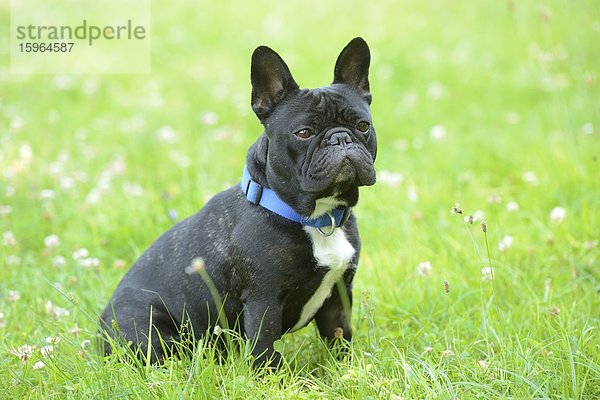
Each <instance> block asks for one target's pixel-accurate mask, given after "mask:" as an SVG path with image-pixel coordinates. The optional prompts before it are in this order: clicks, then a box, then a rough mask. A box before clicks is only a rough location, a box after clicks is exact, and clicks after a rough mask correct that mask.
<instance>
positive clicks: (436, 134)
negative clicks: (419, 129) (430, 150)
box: [429, 125, 446, 142]
mask: <svg viewBox="0 0 600 400" xmlns="http://www.w3.org/2000/svg"><path fill="white" fill-rule="evenodd" d="M429 137H430V138H431V139H432V140H434V141H436V142H441V141H442V140H444V138H445V137H446V128H444V127H443V126H442V125H434V126H432V127H431V128H430V129H429Z"/></svg>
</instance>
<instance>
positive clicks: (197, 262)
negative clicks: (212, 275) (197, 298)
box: [185, 257, 206, 275]
mask: <svg viewBox="0 0 600 400" xmlns="http://www.w3.org/2000/svg"><path fill="white" fill-rule="evenodd" d="M204 268H206V264H204V259H203V258H202V257H196V258H194V259H193V260H192V262H191V264H190V265H189V266H187V267H186V268H185V273H186V274H188V275H191V274H196V273H199V272H201V271H202V270H203V269H204Z"/></svg>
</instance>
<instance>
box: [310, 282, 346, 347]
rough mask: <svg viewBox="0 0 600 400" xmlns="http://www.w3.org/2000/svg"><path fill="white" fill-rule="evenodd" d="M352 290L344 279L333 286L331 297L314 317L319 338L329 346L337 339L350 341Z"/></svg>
mask: <svg viewBox="0 0 600 400" xmlns="http://www.w3.org/2000/svg"><path fill="white" fill-rule="evenodd" d="M351 318H352V289H350V287H349V283H348V282H345V281H344V279H340V281H339V282H338V283H337V284H336V285H334V286H333V288H332V289H331V296H330V297H329V298H328V299H327V300H326V301H325V303H323V306H321V308H320V309H319V311H317V314H316V315H315V322H316V324H317V328H318V329H319V333H320V334H321V337H322V338H323V339H324V340H325V341H326V342H327V343H329V344H331V343H333V342H334V341H336V340H339V339H345V340H347V341H350V340H351V339H352V328H351Z"/></svg>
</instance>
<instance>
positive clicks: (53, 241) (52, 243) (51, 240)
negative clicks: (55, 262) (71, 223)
mask: <svg viewBox="0 0 600 400" xmlns="http://www.w3.org/2000/svg"><path fill="white" fill-rule="evenodd" d="M44 245H45V246H46V247H47V248H49V249H54V248H56V247H58V246H59V245H60V239H59V237H58V236H57V235H54V234H53V235H49V236H46V237H45V238H44Z"/></svg>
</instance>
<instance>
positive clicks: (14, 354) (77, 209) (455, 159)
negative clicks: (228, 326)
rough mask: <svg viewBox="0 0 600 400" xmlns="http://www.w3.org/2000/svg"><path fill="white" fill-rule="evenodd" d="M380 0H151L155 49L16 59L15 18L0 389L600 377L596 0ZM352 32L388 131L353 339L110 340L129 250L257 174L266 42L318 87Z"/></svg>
mask: <svg viewBox="0 0 600 400" xmlns="http://www.w3.org/2000/svg"><path fill="white" fill-rule="evenodd" d="M8 3H9V2H3V3H1V4H0V25H1V26H3V27H5V26H9V23H10V13H9V8H8ZM366 4H367V2H358V1H354V2H344V3H342V2H339V3H335V2H323V1H320V2H317V1H303V2H297V3H295V2H294V3H292V2H289V3H286V2H279V3H277V4H276V5H273V4H269V3H268V2H264V1H255V2H239V3H237V4H235V5H227V4H226V2H218V3H215V2H187V3H184V2H180V1H177V2H171V3H168V5H167V3H159V2H154V4H153V8H152V73H151V74H149V75H118V74H114V75H56V76H54V75H41V74H38V75H35V74H34V75H11V74H10V73H9V45H10V42H9V40H8V32H7V30H6V29H2V30H1V31H0V35H1V36H0V398H15V399H21V398H40V399H42V398H43V399H50V398H52V399H54V398H56V399H62V398H85V399H88V398H106V399H114V398H140V399H147V398H185V399H188V398H189V399H196V398H228V399H229V398H266V399H273V398H281V399H289V398H330V399H339V398H355V399H365V398H373V399H379V398H381V399H415V398H442V399H444V398H448V399H450V398H457V399H468V398H484V399H488V398H553V399H554V398H556V399H558V398H561V399H562V398H565V399H568V398H572V399H593V398H600V334H599V332H598V328H599V321H600V294H599V292H600V247H599V246H598V241H599V240H600V190H599V188H600V167H599V160H598V157H599V155H600V154H599V153H600V3H598V2H597V1H594V0H581V1H561V0H548V1H544V2H533V1H532V2H513V1H487V2H484V1H453V2H449V1H448V2H445V1H417V0H408V1H401V2H400V1H392V0H389V1H388V0H384V1H377V2H371V4H372V5H369V6H367V5H366ZM355 36H363V37H364V38H365V39H366V40H367V41H368V43H369V45H370V46H371V50H372V54H373V60H372V65H371V90H372V93H373V99H374V100H373V106H372V112H373V118H374V125H375V127H376V128H377V135H378V141H379V152H378V159H377V163H376V166H377V170H378V183H377V185H375V186H374V187H369V188H365V189H363V190H362V191H361V201H360V202H359V205H358V207H357V208H356V209H355V212H356V215H357V217H358V220H359V225H360V227H361V236H362V239H363V251H362V258H361V263H360V265H359V270H358V273H357V276H356V278H355V302H354V313H353V325H354V329H355V339H354V341H353V342H352V345H351V354H352V357H351V358H350V359H346V360H343V361H338V360H337V359H336V357H335V354H331V353H330V352H329V351H328V349H327V348H326V347H325V346H324V345H323V344H322V343H321V342H320V340H319V339H318V335H317V332H316V329H315V328H314V327H313V326H312V325H311V326H309V327H307V328H305V329H304V330H302V331H300V332H297V333H294V334H290V335H287V336H285V337H284V338H283V340H282V342H281V343H279V345H278V348H279V350H281V351H282V353H283V357H284V360H285V366H284V367H283V368H282V369H281V370H279V371H277V372H275V373H265V372H264V371H253V370H252V368H251V367H250V366H249V365H250V362H251V361H250V359H249V356H248V355H247V354H248V346H247V345H245V344H243V343H242V346H241V349H240V352H239V354H233V355H231V356H230V357H228V358H227V359H225V360H219V359H218V358H215V357H214V355H213V354H212V352H211V349H210V348H209V347H206V348H204V349H200V350H199V351H198V352H197V354H195V356H194V357H193V359H191V360H188V359H186V360H180V361H176V360H172V361H170V362H168V363H167V364H166V366H164V367H152V366H143V365H142V366H137V365H135V364H133V363H119V362H117V361H115V360H112V359H111V360H103V359H102V358H101V357H100V356H99V355H98V354H97V353H96V351H95V350H94V345H93V342H94V336H95V332H96V330H97V327H98V325H97V316H98V314H99V313H100V312H101V310H102V308H103V307H104V305H105V304H106V301H107V300H108V298H109V296H110V294H111V293H112V291H113V289H114V288H115V286H116V284H117V282H118V281H119V279H120V278H121V277H122V276H123V274H124V273H125V271H126V269H127V268H128V267H129V266H130V265H131V264H132V263H133V262H134V261H135V260H136V258H137V257H138V256H139V255H140V254H141V252H142V251H144V250H145V249H146V248H147V247H148V246H149V245H150V244H151V243H152V241H153V240H154V239H156V238H157V237H158V235H160V234H161V233H162V232H164V231H165V230H167V229H168V228H169V227H170V226H172V224H173V220H175V219H177V220H180V219H182V218H184V217H186V216H188V215H190V214H192V213H194V212H195V211H196V210H198V209H199V208H200V207H202V205H203V204H204V203H205V202H206V200H207V199H208V198H210V196H212V195H213V194H214V193H216V192H218V191H220V190H222V189H223V188H225V187H228V186H230V185H233V184H235V183H236V182H237V181H238V179H239V177H240V176H241V172H242V168H243V164H244V157H245V153H246V149H247V148H248V146H249V145H250V144H251V143H252V142H253V141H254V140H255V139H256V137H257V136H258V135H259V134H260V132H261V126H260V125H259V123H258V120H257V119H256V117H255V116H254V115H253V114H252V111H251V109H250V104H249V103H250V102H249V99H250V83H249V63H250V54H251V53H252V50H253V49H254V48H255V47H256V46H258V45H260V44H267V45H269V46H271V47H272V48H274V49H275V50H277V51H278V52H279V53H280V54H281V55H282V57H283V58H284V59H285V60H286V61H288V64H289V65H290V68H291V70H292V73H293V74H294V76H295V78H296V80H297V81H298V82H299V83H300V85H302V86H305V87H315V86H321V85H323V84H327V83H329V82H331V80H332V77H333V64H334V62H335V58H336V56H337V55H338V53H339V51H340V50H341V48H342V47H343V46H344V45H345V44H346V43H347V42H348V41H349V40H350V39H351V38H353V37H355ZM456 203H458V204H460V208H461V209H462V214H455V215H452V214H451V212H450V211H451V209H452V208H453V207H454V206H455V204H456ZM482 214H483V215H484V217H483V218H484V219H485V221H486V224H487V233H484V232H483V230H482V225H481V220H480V218H481V215H482ZM473 215H474V216H475V221H474V223H473V224H470V223H468V222H465V220H464V219H465V217H467V219H468V217H469V216H473ZM83 249H85V250H83ZM490 267H491V268H492V269H491V270H490V269H489V268H490ZM224 334H227V332H226V333H224ZM25 345H28V346H31V348H30V349H28V348H26V347H22V346H25ZM48 346H52V347H48ZM22 359H26V360H22Z"/></svg>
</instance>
